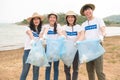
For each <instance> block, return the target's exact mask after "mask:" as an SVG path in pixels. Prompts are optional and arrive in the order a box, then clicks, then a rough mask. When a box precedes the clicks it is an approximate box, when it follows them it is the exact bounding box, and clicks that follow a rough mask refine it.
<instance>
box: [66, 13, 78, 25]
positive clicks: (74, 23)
mask: <svg viewBox="0 0 120 80" xmlns="http://www.w3.org/2000/svg"><path fill="white" fill-rule="evenodd" d="M73 17H74V18H75V20H74V22H73V26H74V25H76V20H77V18H76V16H75V15H73ZM67 18H68V16H66V22H67V26H69V25H70V24H69V22H68V20H67Z"/></svg>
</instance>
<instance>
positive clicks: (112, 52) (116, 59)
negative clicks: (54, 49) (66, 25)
mask: <svg viewBox="0 0 120 80" xmlns="http://www.w3.org/2000/svg"><path fill="white" fill-rule="evenodd" d="M103 46H104V48H105V50H106V53H105V54H104V73H105V74H106V79H107V80H120V36H114V37H106V38H105V40H104V42H103ZM22 56H23V48H20V49H14V50H7V51H0V80H19V77H20V74H21V70H22ZM63 68H64V67H63V63H62V62H60V65H59V80H65V74H64V69H63ZM52 70H53V69H52ZM71 72H72V70H71ZM44 77H45V68H44V67H41V68H40V75H39V80H45V78H44ZM27 80H32V67H31V70H30V71H29V74H28V77H27ZM51 80H53V71H52V72H51ZM79 80H88V78H87V72H86V67H85V64H81V65H80V67H79ZM96 80H97V79H96Z"/></svg>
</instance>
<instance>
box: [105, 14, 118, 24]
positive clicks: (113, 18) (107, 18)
mask: <svg viewBox="0 0 120 80" xmlns="http://www.w3.org/2000/svg"><path fill="white" fill-rule="evenodd" d="M104 20H105V21H110V22H115V23H120V15H112V16H108V17H106V18H104Z"/></svg>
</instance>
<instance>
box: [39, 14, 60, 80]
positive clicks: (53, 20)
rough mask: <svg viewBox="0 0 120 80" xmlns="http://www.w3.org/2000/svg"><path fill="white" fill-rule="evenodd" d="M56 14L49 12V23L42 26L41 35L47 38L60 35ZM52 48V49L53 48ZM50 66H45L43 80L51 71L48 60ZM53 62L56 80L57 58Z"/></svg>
mask: <svg viewBox="0 0 120 80" xmlns="http://www.w3.org/2000/svg"><path fill="white" fill-rule="evenodd" d="M57 18H58V17H57V15H56V14H55V13H50V14H49V15H48V21H49V24H46V25H44V26H43V28H42V33H41V34H42V36H43V37H45V36H46V37H47V38H49V39H57V38H58V36H59V35H60V32H61V26H60V25H59V24H58V23H57ZM46 50H47V47H46ZM53 50H54V49H53ZM48 53H49V52H48ZM49 64H50V66H49V67H46V72H45V80H50V73H51V65H52V62H51V61H49ZM53 64H54V67H53V68H54V80H58V75H59V70H58V67H59V60H55V61H53Z"/></svg>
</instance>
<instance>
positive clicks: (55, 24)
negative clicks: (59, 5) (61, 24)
mask: <svg viewBox="0 0 120 80" xmlns="http://www.w3.org/2000/svg"><path fill="white" fill-rule="evenodd" d="M51 15H54V16H55V17H56V20H57V18H58V17H57V15H55V14H49V15H48V19H49V18H50V16H51ZM54 32H55V33H57V21H56V22H55V23H54Z"/></svg>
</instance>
